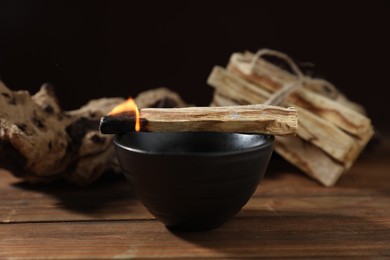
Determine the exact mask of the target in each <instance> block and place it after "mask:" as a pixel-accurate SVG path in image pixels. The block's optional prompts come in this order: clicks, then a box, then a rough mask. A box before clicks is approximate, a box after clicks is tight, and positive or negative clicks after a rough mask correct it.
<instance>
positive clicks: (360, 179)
mask: <svg viewBox="0 0 390 260" xmlns="http://www.w3.org/2000/svg"><path fill="white" fill-rule="evenodd" d="M383 154H387V155H388V156H390V152H387V153H384V151H382V153H381V154H380V155H378V154H376V153H375V154H372V155H371V156H366V158H363V160H361V161H359V162H358V163H357V164H356V165H355V166H354V167H353V168H352V169H351V172H350V173H349V174H347V175H345V176H343V177H342V178H341V180H340V182H339V184H338V185H337V186H335V187H332V188H327V189H324V188H321V187H320V186H319V185H318V184H317V183H316V182H314V181H312V180H310V179H308V178H306V177H305V176H303V175H302V174H297V170H296V169H295V168H294V167H292V166H291V165H289V164H288V163H287V162H285V161H284V160H281V159H277V158H274V159H273V160H271V162H270V165H269V169H268V170H267V173H266V176H265V178H264V180H262V182H261V184H260V186H259V188H258V189H257V191H256V192H255V194H254V195H253V197H252V199H251V200H250V201H249V203H251V205H253V203H258V204H259V205H265V204H267V203H269V202H268V201H267V200H265V199H269V198H278V199H283V198H285V197H287V198H290V199H291V201H290V202H291V203H295V201H300V200H302V199H307V198H313V197H322V196H326V197H329V198H332V197H343V198H344V197H361V196H370V197H373V196H383V194H386V192H388V183H390V175H388V174H386V173H387V172H388V170H389V166H388V163H387V161H386V160H385V159H384V157H383V156H384V155H383ZM367 172H371V174H370V178H367ZM0 177H1V180H2V181H1V182H0V197H1V198H2V199H1V200H0V222H3V223H18V222H50V221H53V222H55V221H93V220H145V219H154V217H153V216H152V215H151V214H150V213H148V212H147V210H146V209H145V208H144V207H143V206H142V205H141V204H140V203H139V201H138V200H136V198H135V197H134V195H133V193H132V190H131V188H130V185H128V184H127V183H126V182H125V181H124V179H122V178H105V179H103V180H102V181H101V182H98V183H96V184H95V185H92V186H90V187H87V188H78V187H75V186H72V185H69V184H65V183H57V184H51V185H31V184H27V183H25V182H21V181H20V180H18V179H17V178H15V177H14V176H12V175H11V174H8V173H7V172H4V171H0ZM316 203H321V200H319V201H317V202H316ZM348 203H349V202H347V204H348ZM370 203H371V202H369V201H368V202H367V203H366V204H367V205H366V206H369V205H370ZM345 206H348V205H345ZM362 206H363V205H362Z"/></svg>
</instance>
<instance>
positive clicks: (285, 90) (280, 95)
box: [250, 49, 340, 105]
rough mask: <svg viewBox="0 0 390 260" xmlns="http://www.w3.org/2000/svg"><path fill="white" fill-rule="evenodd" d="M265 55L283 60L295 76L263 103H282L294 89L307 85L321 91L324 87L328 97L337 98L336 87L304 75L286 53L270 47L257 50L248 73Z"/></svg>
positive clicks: (251, 71)
mask: <svg viewBox="0 0 390 260" xmlns="http://www.w3.org/2000/svg"><path fill="white" fill-rule="evenodd" d="M265 55H268V56H274V57H277V58H279V59H281V60H283V61H284V62H286V63H287V64H288V65H289V66H290V67H291V70H292V71H293V73H294V74H295V75H296V76H297V80H296V81H293V82H290V83H287V84H285V85H284V86H283V87H282V88H281V89H280V90H279V91H276V92H275V93H274V94H273V95H271V96H270V97H269V98H268V100H267V101H266V102H265V103H264V104H265V105H279V104H281V103H283V102H284V101H285V100H286V98H288V97H289V96H290V95H291V94H292V93H293V92H294V91H295V90H297V89H298V88H301V87H303V86H306V87H309V88H310V89H312V90H314V91H315V92H322V91H323V90H324V89H325V91H326V92H327V94H328V96H329V97H330V98H337V97H338V96H339V95H340V93H339V92H338V90H337V89H336V87H335V86H334V85H333V84H331V83H330V82H328V81H326V80H323V79H314V78H311V77H309V76H306V75H305V74H304V73H303V72H302V71H301V70H300V69H299V67H298V66H297V64H296V63H295V62H294V61H293V60H292V59H291V58H290V57H289V56H288V55H287V54H285V53H283V52H280V51H275V50H271V49H261V50H259V51H257V52H256V54H255V55H254V56H253V59H252V61H251V64H250V73H254V70H255V66H256V62H257V61H258V60H259V59H260V58H261V57H262V56H265Z"/></svg>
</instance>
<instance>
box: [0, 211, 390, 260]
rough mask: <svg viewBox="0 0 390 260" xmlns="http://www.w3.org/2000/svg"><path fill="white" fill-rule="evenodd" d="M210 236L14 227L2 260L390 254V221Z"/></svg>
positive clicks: (331, 217) (287, 220) (93, 225)
mask: <svg viewBox="0 0 390 260" xmlns="http://www.w3.org/2000/svg"><path fill="white" fill-rule="evenodd" d="M277 214H278V215H273V216H267V215H264V214H263V213H262V211H258V212H257V215H256V216H253V217H247V218H235V219H234V220H232V221H231V222H229V223H227V224H226V225H225V226H224V227H222V228H220V229H217V230H214V231H211V232H207V233H205V232H198V233H177V232H176V233H172V232H169V231H168V230H166V229H165V228H164V227H163V226H162V225H161V224H160V223H159V222H157V221H138V222H137V221H115V222H100V221H97V222H81V223H40V224H31V223H25V224H8V225H3V226H1V228H0V258H7V257H10V256H12V257H13V258H21V259H23V258H31V257H32V256H33V257H34V258H50V259H52V258H53V259H58V258H61V259H63V258H77V259H90V258H93V259H97V258H99V259H107V258H120V259H125V258H126V259H128V258H178V257H180V258H208V259H210V258H223V259H227V258H240V259H244V258H262V257H266V258H269V257H290V258H292V257H314V256H317V257H318V256H322V257H331V256H339V257H346V256H359V257H363V256H366V257H368V256H378V257H379V256H386V255H387V256H389V255H390V247H389V245H390V244H389V241H390V233H389V225H390V223H389V221H388V219H387V220H386V219H384V218H372V219H364V218H360V217H355V216H343V215H337V214H334V213H329V214H315V215H310V214H309V215H308V214H305V213H304V214H300V213H294V214H291V213H289V212H277Z"/></svg>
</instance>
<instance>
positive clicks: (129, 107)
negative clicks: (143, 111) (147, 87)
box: [108, 97, 141, 132]
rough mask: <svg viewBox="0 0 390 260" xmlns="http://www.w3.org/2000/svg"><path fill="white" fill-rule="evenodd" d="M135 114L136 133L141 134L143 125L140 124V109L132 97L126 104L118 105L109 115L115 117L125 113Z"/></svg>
mask: <svg viewBox="0 0 390 260" xmlns="http://www.w3.org/2000/svg"><path fill="white" fill-rule="evenodd" d="M132 111H134V112H135V131H137V132H139V131H140V130H141V124H140V115H139V109H138V107H137V104H136V103H135V102H134V99H132V98H131V97H130V98H129V99H127V100H126V101H125V102H123V103H121V104H119V105H117V106H116V107H114V108H113V109H112V110H111V112H110V113H108V114H109V115H115V114H119V113H123V112H132Z"/></svg>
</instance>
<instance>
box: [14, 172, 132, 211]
mask: <svg viewBox="0 0 390 260" xmlns="http://www.w3.org/2000/svg"><path fill="white" fill-rule="evenodd" d="M12 185H13V186H14V187H17V188H19V189H23V190H28V191H34V192H37V193H44V194H47V195H49V196H50V197H54V198H56V199H58V203H57V204H56V205H57V206H58V207H60V208H64V209H67V210H71V211H74V212H78V213H82V214H87V215H89V214H91V215H93V214H95V213H104V212H106V213H107V214H110V210H111V211H115V210H118V208H121V209H123V208H124V207H129V205H131V203H132V202H135V201H136V199H135V195H134V193H133V191H132V187H131V186H130V185H129V184H128V182H126V180H125V179H124V177H123V176H122V175H119V174H105V175H103V176H102V177H101V178H100V179H99V180H98V181H97V182H95V183H93V184H91V185H89V186H87V187H78V186H75V185H74V184H70V183H67V182H65V181H57V182H54V183H51V184H50V185H48V184H31V183H28V182H25V181H22V182H18V183H15V184H12Z"/></svg>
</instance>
